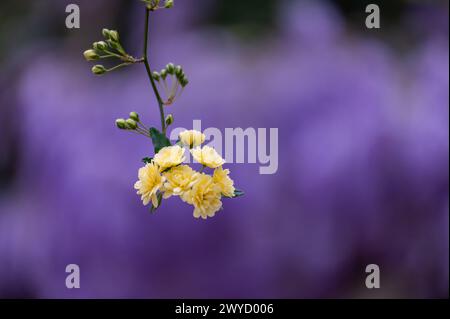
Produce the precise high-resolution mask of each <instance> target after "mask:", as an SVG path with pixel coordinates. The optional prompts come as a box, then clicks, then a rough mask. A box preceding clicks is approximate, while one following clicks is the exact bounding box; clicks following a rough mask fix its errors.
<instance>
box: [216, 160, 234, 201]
mask: <svg viewBox="0 0 450 319" xmlns="http://www.w3.org/2000/svg"><path fill="white" fill-rule="evenodd" d="M229 174H230V170H229V169H225V170H224V169H223V168H222V167H219V168H216V169H215V170H214V174H213V181H214V183H215V184H217V185H218V186H219V187H220V190H221V192H222V195H223V196H226V197H233V195H234V186H233V185H234V182H233V180H232V179H231V178H230V177H229V176H228V175H229Z"/></svg>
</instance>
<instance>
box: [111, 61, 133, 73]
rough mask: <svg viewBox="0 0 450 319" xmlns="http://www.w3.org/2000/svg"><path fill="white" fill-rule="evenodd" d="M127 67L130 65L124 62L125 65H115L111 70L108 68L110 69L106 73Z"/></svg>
mask: <svg viewBox="0 0 450 319" xmlns="http://www.w3.org/2000/svg"><path fill="white" fill-rule="evenodd" d="M127 65H130V63H129V62H125V63H122V64H119V65H116V66H115V67H112V68H110V69H107V71H108V72H109V71H114V70H116V69H119V68H122V67H124V66H127Z"/></svg>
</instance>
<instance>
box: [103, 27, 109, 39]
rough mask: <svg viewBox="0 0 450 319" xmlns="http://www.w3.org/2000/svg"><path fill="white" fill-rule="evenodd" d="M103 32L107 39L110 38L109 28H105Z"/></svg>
mask: <svg viewBox="0 0 450 319" xmlns="http://www.w3.org/2000/svg"><path fill="white" fill-rule="evenodd" d="M102 34H103V36H104V37H105V38H106V39H109V30H108V29H103V30H102Z"/></svg>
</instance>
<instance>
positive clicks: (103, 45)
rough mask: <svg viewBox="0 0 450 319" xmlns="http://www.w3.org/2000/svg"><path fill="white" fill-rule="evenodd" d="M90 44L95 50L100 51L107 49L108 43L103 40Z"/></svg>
mask: <svg viewBox="0 0 450 319" xmlns="http://www.w3.org/2000/svg"><path fill="white" fill-rule="evenodd" d="M92 46H93V47H94V49H95V50H97V51H100V52H101V51H105V50H107V49H108V44H107V43H106V42H105V41H99V42H95V43H94V44H93V45H92Z"/></svg>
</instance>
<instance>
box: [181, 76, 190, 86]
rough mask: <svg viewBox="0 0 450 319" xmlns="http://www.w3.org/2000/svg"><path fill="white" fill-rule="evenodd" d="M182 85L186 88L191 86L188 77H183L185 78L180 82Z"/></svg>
mask: <svg viewBox="0 0 450 319" xmlns="http://www.w3.org/2000/svg"><path fill="white" fill-rule="evenodd" d="M180 84H181V86H182V87H185V86H186V85H188V84H189V80H188V79H187V78H186V77H183V78H182V79H181V80H180Z"/></svg>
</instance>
